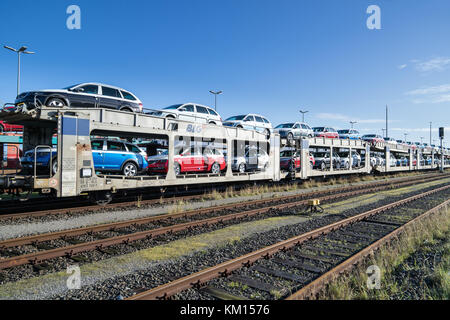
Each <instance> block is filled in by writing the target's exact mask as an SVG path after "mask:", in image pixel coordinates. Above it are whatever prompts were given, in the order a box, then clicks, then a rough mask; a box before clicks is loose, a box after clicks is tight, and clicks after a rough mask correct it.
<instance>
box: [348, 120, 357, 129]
mask: <svg viewBox="0 0 450 320" xmlns="http://www.w3.org/2000/svg"><path fill="white" fill-rule="evenodd" d="M356 123H358V122H356V121H350V124H351V125H352V129H353V125H354V124H356Z"/></svg>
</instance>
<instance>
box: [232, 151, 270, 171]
mask: <svg viewBox="0 0 450 320" xmlns="http://www.w3.org/2000/svg"><path fill="white" fill-rule="evenodd" d="M268 165H269V155H268V154H267V152H266V151H265V150H264V149H261V148H256V147H254V148H252V147H247V148H245V155H243V156H237V157H234V159H233V163H232V165H231V169H232V170H233V171H239V172H240V173H244V172H246V171H255V170H266V168H267V167H268Z"/></svg>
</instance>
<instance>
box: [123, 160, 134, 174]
mask: <svg viewBox="0 0 450 320" xmlns="http://www.w3.org/2000/svg"><path fill="white" fill-rule="evenodd" d="M137 171H138V170H137V166H136V165H135V164H134V163H133V162H127V163H125V165H124V166H123V168H122V174H123V175H124V176H126V177H134V176H135V175H137Z"/></svg>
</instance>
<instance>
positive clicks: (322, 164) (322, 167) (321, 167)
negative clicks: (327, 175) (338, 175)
mask: <svg viewBox="0 0 450 320" xmlns="http://www.w3.org/2000/svg"><path fill="white" fill-rule="evenodd" d="M326 168H327V166H326V165H325V162H322V163H321V164H320V170H322V171H325V169H326Z"/></svg>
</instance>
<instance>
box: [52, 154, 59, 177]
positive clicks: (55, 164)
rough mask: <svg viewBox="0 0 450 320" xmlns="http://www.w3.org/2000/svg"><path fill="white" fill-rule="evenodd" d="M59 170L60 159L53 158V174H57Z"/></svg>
mask: <svg viewBox="0 0 450 320" xmlns="http://www.w3.org/2000/svg"><path fill="white" fill-rule="evenodd" d="M57 171H58V160H57V159H56V158H55V159H53V160H52V174H53V175H55V174H56V172H57Z"/></svg>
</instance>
